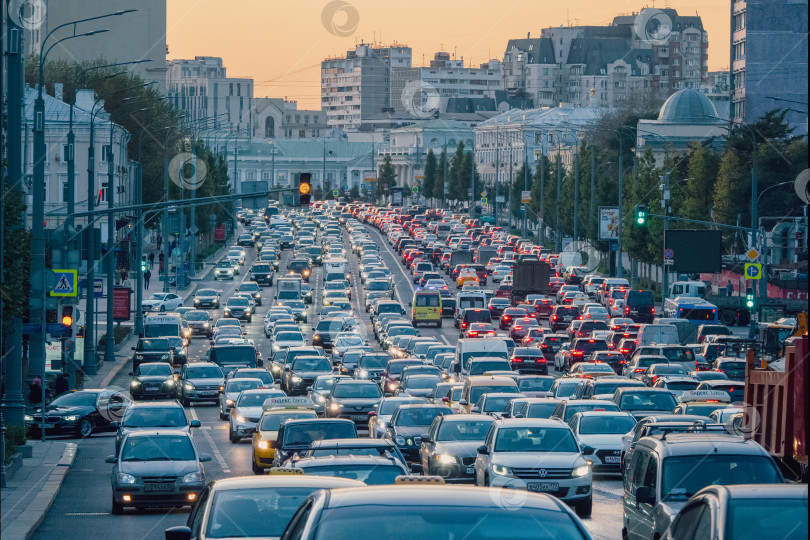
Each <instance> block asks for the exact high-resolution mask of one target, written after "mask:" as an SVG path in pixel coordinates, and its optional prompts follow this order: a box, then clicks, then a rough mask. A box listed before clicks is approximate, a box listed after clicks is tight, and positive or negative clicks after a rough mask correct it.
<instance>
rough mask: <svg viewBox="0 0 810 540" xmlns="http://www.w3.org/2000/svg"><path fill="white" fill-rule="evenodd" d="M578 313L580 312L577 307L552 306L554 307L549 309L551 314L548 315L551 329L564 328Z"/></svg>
mask: <svg viewBox="0 0 810 540" xmlns="http://www.w3.org/2000/svg"><path fill="white" fill-rule="evenodd" d="M580 315H581V313H580V312H579V308H578V307H575V306H554V309H553V310H551V315H549V317H548V322H549V325H550V326H551V331H552V332H556V331H558V330H565V329H566V328H567V327H568V325H569V324H571V321H574V320H576V319H578V318H579V317H580Z"/></svg>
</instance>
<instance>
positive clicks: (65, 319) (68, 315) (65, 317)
mask: <svg viewBox="0 0 810 540" xmlns="http://www.w3.org/2000/svg"><path fill="white" fill-rule="evenodd" d="M75 321H76V317H75V316H74V313H73V306H63V307H62V318H61V319H60V320H59V322H61V323H62V324H63V325H65V326H70V327H71V328H72V327H73V323H74V322H75Z"/></svg>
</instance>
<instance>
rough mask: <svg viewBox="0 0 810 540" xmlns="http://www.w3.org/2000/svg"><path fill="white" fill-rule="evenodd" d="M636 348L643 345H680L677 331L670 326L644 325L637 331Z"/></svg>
mask: <svg viewBox="0 0 810 540" xmlns="http://www.w3.org/2000/svg"><path fill="white" fill-rule="evenodd" d="M636 343H637V345H636V347H644V346H645V345H653V344H654V345H680V344H681V342H680V340H679V339H678V329H677V328H675V326H673V325H671V324H645V325H643V326H642V327H641V328H640V329H639V331H638V338H637V339H636Z"/></svg>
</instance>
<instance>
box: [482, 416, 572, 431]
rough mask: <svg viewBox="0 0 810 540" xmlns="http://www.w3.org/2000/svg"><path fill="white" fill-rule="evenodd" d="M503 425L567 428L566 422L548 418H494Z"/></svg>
mask: <svg viewBox="0 0 810 540" xmlns="http://www.w3.org/2000/svg"><path fill="white" fill-rule="evenodd" d="M496 422H498V425H499V426H503V427H547V428H557V429H568V424H565V423H563V422H560V421H559V420H551V419H550V418H499V419H498V420H496Z"/></svg>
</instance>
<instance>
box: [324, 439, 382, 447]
mask: <svg viewBox="0 0 810 540" xmlns="http://www.w3.org/2000/svg"><path fill="white" fill-rule="evenodd" d="M343 446H351V447H354V448H377V447H379V446H386V447H388V446H390V447H395V446H396V445H395V444H394V441H392V440H391V439H322V440H319V441H312V443H311V444H310V448H324V447H343Z"/></svg>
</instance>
